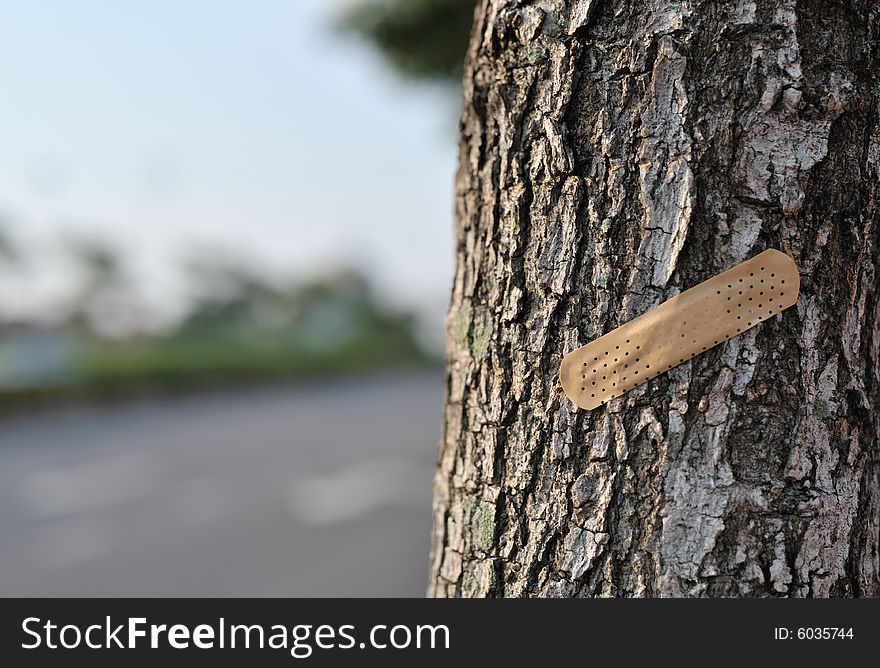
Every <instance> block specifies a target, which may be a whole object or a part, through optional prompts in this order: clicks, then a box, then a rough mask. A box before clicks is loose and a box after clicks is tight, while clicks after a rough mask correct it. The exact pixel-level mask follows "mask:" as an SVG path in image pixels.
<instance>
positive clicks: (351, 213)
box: [0, 0, 457, 313]
mask: <svg viewBox="0 0 880 668" xmlns="http://www.w3.org/2000/svg"><path fill="white" fill-rule="evenodd" d="M342 4H343V0H336V1H334V2H329V1H328V0H323V1H321V0H253V1H251V2H242V1H241V0H150V1H147V0H76V1H75V2H74V1H71V0H37V1H34V2H28V1H25V0H19V1H17V2H10V1H9V0H0V9H2V11H0V14H2V16H3V20H2V22H0V90H2V92H3V96H2V100H3V101H2V103H0V215H2V216H3V217H4V218H7V219H9V221H11V223H12V224H11V225H9V227H11V228H12V231H13V232H14V233H15V236H17V237H19V238H20V239H21V240H22V243H23V244H24V245H25V246H26V247H28V248H31V249H35V250H37V251H39V252H40V254H41V256H42V257H44V258H53V257H56V256H57V250H58V243H57V239H58V238H59V235H63V234H69V233H72V232H75V233H77V234H82V233H86V234H89V235H92V236H95V237H99V238H102V239H105V240H107V241H108V242H110V243H112V244H114V245H117V246H119V247H121V248H123V249H124V250H125V251H126V252H127V253H128V255H129V257H130V258H131V260H132V263H133V266H134V267H135V271H136V272H137V274H138V276H139V277H140V279H141V280H142V281H143V283H144V285H145V286H146V288H147V290H148V292H149V296H150V297H151V298H152V299H153V300H154V301H156V302H157V303H162V302H163V301H168V300H169V299H171V298H172V297H173V296H174V295H175V294H177V291H178V290H179V286H178V283H177V278H176V275H175V273H174V268H175V267H176V266H177V262H176V259H178V258H183V257H187V256H192V255H199V254H202V255H204V254H205V253H207V252H212V253H213V252H216V253H219V254H220V255H225V256H230V257H240V258H242V259H245V260H247V261H249V262H251V263H253V264H255V265H257V266H260V267H263V268H265V269H266V270H267V271H271V272H273V273H275V274H292V275H300V276H302V275H306V274H309V273H310V272H312V271H314V270H319V269H321V268H324V267H326V266H327V265H328V264H334V263H357V264H360V265H362V266H365V267H367V268H369V269H370V270H371V271H373V272H375V274H376V277H377V279H378V282H379V285H380V286H381V288H382V289H383V290H384V291H385V292H386V293H387V294H389V295H390V296H392V297H393V298H395V299H397V300H402V301H404V302H409V303H415V302H419V303H422V304H427V305H428V310H429V311H433V312H435V313H437V312H439V311H440V310H442V307H443V304H444V303H445V300H446V293H447V288H448V284H449V281H450V276H451V266H452V224H451V212H452V175H453V171H454V163H455V136H454V127H455V116H456V113H457V110H456V102H457V101H456V100H455V99H454V98H453V96H451V95H450V94H449V92H448V91H446V90H441V89H439V88H432V87H428V86H422V85H420V86H415V87H414V86H411V85H407V84H404V83H402V82H400V81H399V80H398V79H397V78H396V77H395V75H394V74H393V73H391V72H390V71H389V70H388V69H387V67H386V66H385V65H384V63H383V62H382V61H381V59H380V58H379V57H378V56H377V55H376V54H375V53H373V52H372V51H371V50H370V49H369V48H367V47H365V46H363V45H361V44H359V43H358V42H357V41H355V40H353V39H352V38H349V37H340V36H339V35H337V34H335V33H334V31H333V29H332V27H331V26H332V15H333V13H334V12H336V11H338V9H339V7H340V6H341V5H342ZM44 264H45V266H42V267H41V268H40V271H39V272H36V271H35V272H34V273H33V275H32V277H31V282H29V283H28V284H27V286H25V287H26V288H27V289H22V286H14V285H11V284H7V286H6V288H5V289H0V298H2V297H3V295H4V294H5V299H6V300H7V302H8V300H9V299H14V298H16V296H18V298H19V299H23V297H22V295H25V294H28V295H31V292H28V291H29V290H31V291H33V290H36V291H37V292H38V293H39V294H40V295H42V297H40V299H43V298H48V297H45V296H46V295H53V294H58V293H59V291H60V292H63V290H64V288H65V285H66V283H69V282H70V277H69V275H68V274H67V273H66V269H65V267H64V265H63V264H62V263H60V262H57V261H55V262H52V261H50V260H48V259H47V261H46V263H44ZM37 276H39V280H37V282H36V283H34V282H33V281H34V280H36V277H37ZM27 300H28V302H29V304H30V303H32V302H33V301H34V300H33V298H32V297H30V296H28V297H27ZM37 301H39V300H37Z"/></svg>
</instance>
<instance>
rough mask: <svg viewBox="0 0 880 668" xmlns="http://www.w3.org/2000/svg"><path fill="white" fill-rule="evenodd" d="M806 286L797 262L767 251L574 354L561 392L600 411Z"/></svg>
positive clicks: (566, 361) (789, 301) (567, 360)
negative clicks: (609, 401) (802, 286)
mask: <svg viewBox="0 0 880 668" xmlns="http://www.w3.org/2000/svg"><path fill="white" fill-rule="evenodd" d="M799 289H800V277H799V275H798V270H797V267H796V266H795V264H794V261H792V259H791V258H790V257H788V256H787V255H785V254H784V253H780V252H779V251H777V250H766V251H764V252H763V253H761V254H760V255H757V256H755V257H753V258H752V259H751V260H747V261H746V262H743V263H742V264H738V265H737V266H735V267H733V268H732V269H728V270H727V271H725V272H723V273H721V274H718V275H717V276H715V277H714V278H710V279H709V280H708V281H704V282H703V283H700V284H699V285H698V286H696V287H694V288H691V289H690V290H687V291H685V292H682V293H681V294H679V295H676V296H675V297H673V298H672V299H670V300H668V301H666V302H663V303H662V304H661V305H660V306H658V307H657V308H655V309H652V310H650V311H648V312H647V313H645V314H644V315H641V316H639V317H638V318H635V319H634V320H630V321H629V322H628V323H626V324H625V325H621V326H620V327H618V328H617V329H615V330H614V331H612V332H609V333H608V334H605V335H604V336H600V337H599V338H598V339H595V340H594V341H592V342H590V343H588V344H587V345H585V346H583V347H581V348H578V349H577V350H574V351H572V352H570V353H569V354H568V355H566V356H565V357H564V358H563V360H562V366H561V368H560V370H559V377H560V380H561V382H562V389H563V390H565V394H566V395H567V396H568V398H569V399H571V400H572V402H574V403H575V404H577V405H578V406H580V407H581V408H596V407H597V406H600V405H602V404H603V403H605V402H606V401H608V400H609V399H613V398H615V397H619V396H620V395H622V394H623V393H624V392H626V391H627V390H630V389H632V388H633V387H636V386H637V385H641V384H642V383H644V382H646V381H648V380H650V379H651V378H653V377H654V376H657V375H658V374H661V373H663V372H664V371H668V370H669V369H671V368H672V367H674V366H677V365H679V364H681V363H682V362H685V361H686V360H688V359H690V358H691V357H693V356H694V355H697V354H699V353H701V352H703V351H705V350H708V349H709V348H712V347H713V346H717V345H718V344H719V343H721V342H723V341H725V340H727V339H729V338H730V337H732V336H736V335H737V334H739V333H741V332H744V331H746V330H747V329H749V328H750V327H754V326H755V325H757V324H758V323H760V322H763V321H764V320H767V319H768V318H770V317H772V316H774V315H776V314H777V313H779V312H780V311H782V310H783V309H785V308H788V307H789V306H792V305H793V304H794V303H795V302H796V301H797V297H798V290H799Z"/></svg>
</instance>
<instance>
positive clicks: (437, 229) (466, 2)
mask: <svg viewBox="0 0 880 668" xmlns="http://www.w3.org/2000/svg"><path fill="white" fill-rule="evenodd" d="M0 5H2V8H3V12H2V14H3V17H4V20H3V22H2V23H0V90H2V91H3V101H2V103H0V595H25V596H30V595H88V596H91V595H96V596H97V595H109V596H114V595H147V596H151V595H170V596H173V595H178V596H187V595H206V596H210V595H232V596H341V595H348V596H386V595H402V596H421V595H423V593H424V588H425V581H426V576H427V559H428V550H429V532H430V522H431V519H430V503H431V477H432V474H433V466H434V458H435V453H436V443H437V441H438V439H439V436H440V427H441V411H442V396H443V385H442V369H441V363H442V357H443V315H444V310H445V306H446V300H447V293H448V289H449V285H450V280H451V272H452V259H453V256H452V244H453V238H452V233H453V228H452V178H453V172H454V169H455V146H456V119H457V115H458V105H459V94H460V91H459V82H460V74H461V67H462V59H463V55H464V50H465V46H466V43H467V36H468V31H469V28H470V23H471V18H472V13H473V5H474V0H333V1H330V0H255V1H254V2H248V3H245V2H239V1H238V0H157V1H155V2H149V3H146V2H133V1H132V2H116V1H114V0H79V1H78V2H75V3H74V2H67V1H66V0H41V1H40V2H37V3H34V2H22V1H21V0H18V1H14V2H13V1H9V0H0Z"/></svg>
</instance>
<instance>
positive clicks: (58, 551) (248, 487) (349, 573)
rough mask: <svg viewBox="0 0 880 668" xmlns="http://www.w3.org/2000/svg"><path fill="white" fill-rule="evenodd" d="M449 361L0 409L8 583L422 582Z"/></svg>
mask: <svg viewBox="0 0 880 668" xmlns="http://www.w3.org/2000/svg"><path fill="white" fill-rule="evenodd" d="M441 409H442V383H441V379H440V377H439V374H438V373H436V372H435V373H428V372H424V373H412V374H403V375H388V376H381V377H371V378H362V379H356V380H345V381H332V382H331V381H328V382H322V383H316V384H308V385H300V386H293V387H273V388H261V389H249V390H237V391H228V392H222V393H218V392H215V393H209V394H203V395H199V396H185V397H176V398H156V399H149V400H145V399H141V400H137V401H128V402H124V403H114V404H108V405H100V406H91V407H88V406H87V407H77V408H65V409H58V410H55V411H53V412H43V413H39V414H31V415H25V416H18V417H12V418H10V417H4V418H2V419H0V595H4V596H9V595H24V596H35V595H58V596H68V595H82V596H163V595H168V596H213V595H217V596H421V595H423V593H424V590H425V583H426V577H427V564H428V549H429V531H430V502H431V477H432V473H433V464H434V459H435V453H436V443H437V440H438V438H439V434H440V417H441Z"/></svg>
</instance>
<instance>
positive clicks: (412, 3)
mask: <svg viewBox="0 0 880 668" xmlns="http://www.w3.org/2000/svg"><path fill="white" fill-rule="evenodd" d="M475 5H476V0H362V1H361V2H360V3H359V4H355V5H354V6H353V7H351V8H350V9H348V10H347V11H346V13H345V14H344V15H343V17H342V18H341V20H340V24H341V26H342V27H343V28H345V29H347V30H349V31H351V32H354V33H357V34H360V35H362V36H364V37H366V38H367V39H368V40H369V41H370V42H372V43H373V44H374V45H376V46H377V47H378V48H379V49H380V51H381V52H382V53H383V54H384V55H385V56H386V57H387V58H388V60H389V61H390V62H391V64H392V65H393V66H394V67H395V69H397V70H398V71H399V72H400V73H401V74H403V75H405V76H408V77H413V78H421V79H439V80H446V81H452V82H456V83H458V82H460V81H461V75H462V70H463V64H464V56H465V52H466V51H467V45H468V38H469V36H470V31H471V25H472V23H473V18H474V7H475Z"/></svg>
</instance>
